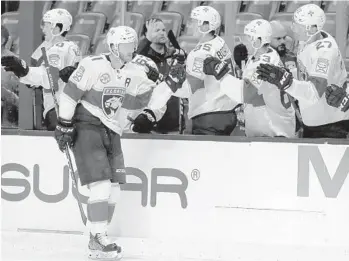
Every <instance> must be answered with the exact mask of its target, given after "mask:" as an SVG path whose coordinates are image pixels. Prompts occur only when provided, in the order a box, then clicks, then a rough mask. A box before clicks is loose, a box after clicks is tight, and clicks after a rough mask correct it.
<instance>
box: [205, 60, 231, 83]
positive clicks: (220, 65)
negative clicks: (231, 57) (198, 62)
mask: <svg viewBox="0 0 349 261" xmlns="http://www.w3.org/2000/svg"><path fill="white" fill-rule="evenodd" d="M203 70H204V74H206V75H213V76H214V77H215V78H216V79H217V80H218V81H219V80H220V79H222V78H223V76H225V75H226V74H227V73H228V72H229V70H230V68H229V65H228V64H227V63H226V62H223V61H221V60H219V59H218V58H215V57H208V58H206V59H205V60H204V69H203Z"/></svg>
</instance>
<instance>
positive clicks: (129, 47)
mask: <svg viewBox="0 0 349 261" xmlns="http://www.w3.org/2000/svg"><path fill="white" fill-rule="evenodd" d="M135 49H136V43H121V44H119V55H120V58H121V60H123V61H125V62H130V61H132V58H133V53H134V51H135Z"/></svg>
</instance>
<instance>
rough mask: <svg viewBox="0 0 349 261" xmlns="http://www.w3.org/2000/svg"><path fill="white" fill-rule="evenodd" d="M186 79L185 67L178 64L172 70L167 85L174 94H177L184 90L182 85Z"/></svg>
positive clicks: (166, 79)
mask: <svg viewBox="0 0 349 261" xmlns="http://www.w3.org/2000/svg"><path fill="white" fill-rule="evenodd" d="M185 79H186V71H185V65H184V64H180V63H176V64H175V65H173V66H172V67H171V69H170V72H169V75H168V76H167V77H166V78H165V82H166V84H167V85H168V86H169V87H170V89H171V90H172V92H174V93H175V92H176V91H177V90H178V89H180V88H182V84H183V83H184V81H185Z"/></svg>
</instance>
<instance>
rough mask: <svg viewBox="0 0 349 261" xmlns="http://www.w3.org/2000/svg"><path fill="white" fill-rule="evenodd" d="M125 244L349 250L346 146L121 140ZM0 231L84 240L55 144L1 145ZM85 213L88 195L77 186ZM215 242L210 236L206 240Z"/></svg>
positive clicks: (17, 139) (13, 139)
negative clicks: (57, 233) (76, 235)
mask: <svg viewBox="0 0 349 261" xmlns="http://www.w3.org/2000/svg"><path fill="white" fill-rule="evenodd" d="M122 144H123V150H124V157H125V163H126V165H127V166H128V168H127V174H128V175H127V181H128V183H127V184H126V185H124V186H123V187H122V190H123V191H122V193H121V201H120V203H119V204H118V205H117V208H116V211H115V216H114V219H113V221H112V224H111V226H110V231H109V233H110V234H112V235H117V236H120V237H130V238H151V239H155V240H156V239H159V240H160V239H161V240H162V241H166V240H178V241H182V242H189V241H191V242H196V243H197V242H204V241H205V242H206V243H207V242H215V244H216V246H218V245H219V244H220V243H219V242H221V243H222V244H226V245H229V244H231V243H232V242H239V243H244V242H249V243H256V244H260V243H261V242H263V243H268V244H278V245H293V244H299V245H307V246H311V245H316V246H320V245H326V246H349V238H348V236H347V235H348V234H349V223H348V220H349V178H348V173H349V146H348V145H326V144H324V145H316V144H313V145H308V144H295V143H263V142H259V143H248V142H246V143H244V142H239V143H235V142H213V141H183V140H148V139H136V140H133V139H124V140H123V141H122ZM1 148H2V163H1V164H2V169H1V175H2V176H1V178H2V190H1V196H2V229H4V230H16V229H18V228H32V229H47V230H62V231H82V232H85V231H86V230H85V227H84V226H83V225H82V222H81V220H80V215H79V210H78V206H77V203H76V199H75V198H74V196H75V197H76V195H77V193H76V191H74V190H73V189H72V184H71V178H70V175H69V173H68V169H67V166H66V159H65V157H64V154H63V153H61V152H60V151H59V150H58V149H57V145H56V143H55V141H54V139H53V138H52V137H26V136H3V137H2V146H1ZM79 190H80V194H79V197H80V199H81V200H82V202H83V203H84V206H85V207H86V205H85V204H86V202H87V197H88V190H87V189H86V188H85V187H79ZM208 235H209V236H208Z"/></svg>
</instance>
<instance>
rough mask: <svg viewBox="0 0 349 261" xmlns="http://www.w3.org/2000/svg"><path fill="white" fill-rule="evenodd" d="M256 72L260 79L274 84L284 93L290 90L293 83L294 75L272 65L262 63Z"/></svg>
mask: <svg viewBox="0 0 349 261" xmlns="http://www.w3.org/2000/svg"><path fill="white" fill-rule="evenodd" d="M256 72H257V74H258V76H257V78H258V79H261V80H263V81H267V82H269V83H271V84H274V85H276V86H277V87H278V88H279V89H280V90H282V91H283V90H286V89H287V88H289V87H290V86H291V84H292V82H293V76H292V73H290V72H289V71H288V70H287V69H285V68H282V67H278V66H275V65H272V64H266V63H261V64H260V65H259V66H258V67H257V71H256Z"/></svg>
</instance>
